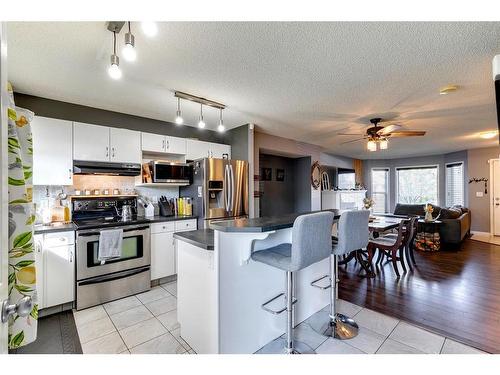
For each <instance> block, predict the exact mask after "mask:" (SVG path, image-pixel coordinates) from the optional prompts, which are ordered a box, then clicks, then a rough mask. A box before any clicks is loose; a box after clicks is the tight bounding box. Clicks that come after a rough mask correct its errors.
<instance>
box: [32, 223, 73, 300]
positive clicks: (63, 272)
mask: <svg viewBox="0 0 500 375" xmlns="http://www.w3.org/2000/svg"><path fill="white" fill-rule="evenodd" d="M35 251H36V253H35V265H36V272H37V294H38V308H39V309H43V308H47V307H52V306H57V305H61V304H63V303H68V302H73V301H74V299H75V232H73V231H68V232H59V233H46V234H38V235H35Z"/></svg>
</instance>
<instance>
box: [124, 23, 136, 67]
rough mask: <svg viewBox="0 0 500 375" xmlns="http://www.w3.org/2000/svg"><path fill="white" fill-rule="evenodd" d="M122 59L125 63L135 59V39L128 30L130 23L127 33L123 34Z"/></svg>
mask: <svg viewBox="0 0 500 375" xmlns="http://www.w3.org/2000/svg"><path fill="white" fill-rule="evenodd" d="M122 54H123V58H124V59H125V60H127V61H135V60H136V59H137V50H136V49H135V37H134V34H132V31H131V30H130V21H129V22H128V33H126V34H125V47H124V48H123V51H122Z"/></svg>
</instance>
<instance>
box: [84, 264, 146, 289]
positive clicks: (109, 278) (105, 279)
mask: <svg viewBox="0 0 500 375" xmlns="http://www.w3.org/2000/svg"><path fill="white" fill-rule="evenodd" d="M149 269H150V267H149V266H147V267H143V268H139V269H133V270H127V271H122V272H117V273H112V274H111V275H104V276H98V277H93V278H91V279H89V280H84V281H79V282H78V285H79V286H83V285H93V284H101V283H105V282H108V281H113V280H119V279H124V278H126V277H130V276H134V275H138V274H140V273H143V272H147V271H149Z"/></svg>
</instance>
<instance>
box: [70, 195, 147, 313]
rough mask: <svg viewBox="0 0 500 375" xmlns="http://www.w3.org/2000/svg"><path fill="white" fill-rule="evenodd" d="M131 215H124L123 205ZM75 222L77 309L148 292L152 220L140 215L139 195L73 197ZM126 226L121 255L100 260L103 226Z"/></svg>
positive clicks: (107, 227) (106, 227) (104, 227)
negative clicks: (150, 227)
mask: <svg viewBox="0 0 500 375" xmlns="http://www.w3.org/2000/svg"><path fill="white" fill-rule="evenodd" d="M127 206H129V207H130V211H131V213H132V215H131V216H130V217H129V219H128V220H126V221H124V220H123V218H122V208H123V207H127ZM72 213H73V222H74V224H75V225H76V228H77V230H76V309H77V310H81V309H84V308H87V307H90V306H95V305H98V304H102V303H105V302H109V301H113V300H116V299H119V298H123V297H127V296H130V295H133V294H137V293H141V292H144V291H147V290H149V289H150V287H151V270H150V266H151V244H150V229H149V220H147V219H143V218H140V219H138V218H137V198H136V197H131V196H122V197H81V198H75V197H73V199H72ZM111 228H121V229H123V245H122V255H121V257H119V258H114V259H110V260H108V261H105V262H101V261H99V260H98V249H99V236H100V232H101V230H103V229H111Z"/></svg>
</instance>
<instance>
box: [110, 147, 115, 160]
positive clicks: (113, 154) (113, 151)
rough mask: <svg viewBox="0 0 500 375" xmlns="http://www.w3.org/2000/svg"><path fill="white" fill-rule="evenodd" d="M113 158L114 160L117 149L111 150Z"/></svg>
mask: <svg viewBox="0 0 500 375" xmlns="http://www.w3.org/2000/svg"><path fill="white" fill-rule="evenodd" d="M111 157H113V158H114V157H115V148H114V147H112V148H111Z"/></svg>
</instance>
